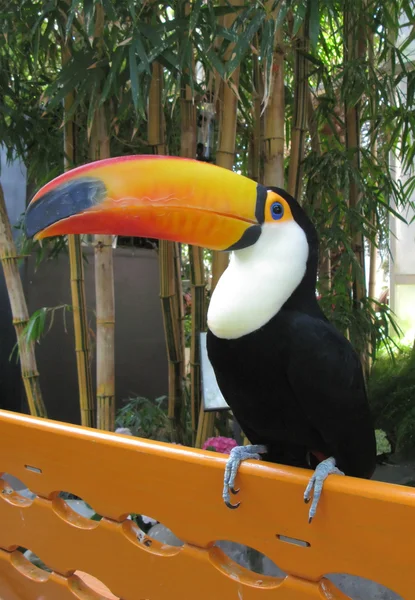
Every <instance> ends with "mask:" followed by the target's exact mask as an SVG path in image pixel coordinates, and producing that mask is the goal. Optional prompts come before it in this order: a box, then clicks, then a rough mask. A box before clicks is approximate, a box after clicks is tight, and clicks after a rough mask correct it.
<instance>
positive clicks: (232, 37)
mask: <svg viewBox="0 0 415 600" xmlns="http://www.w3.org/2000/svg"><path fill="white" fill-rule="evenodd" d="M216 37H218V38H223V39H224V40H227V41H228V42H233V43H235V44H236V42H237V41H238V39H239V35H238V32H237V31H232V29H227V28H226V27H223V26H222V25H217V26H216Z"/></svg>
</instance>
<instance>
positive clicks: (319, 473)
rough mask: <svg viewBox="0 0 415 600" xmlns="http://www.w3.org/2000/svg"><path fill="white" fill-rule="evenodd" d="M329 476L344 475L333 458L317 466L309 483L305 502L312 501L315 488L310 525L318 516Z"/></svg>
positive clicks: (309, 517)
mask: <svg viewBox="0 0 415 600" xmlns="http://www.w3.org/2000/svg"><path fill="white" fill-rule="evenodd" d="M329 475H344V473H343V471H340V470H339V469H338V468H337V467H336V461H335V459H334V458H333V457H332V456H331V457H330V458H326V460H323V461H322V462H321V463H320V464H319V465H317V468H316V470H315V471H314V474H313V476H312V478H311V479H310V481H309V482H308V485H307V488H306V490H305V492H304V502H305V503H306V504H308V503H309V502H310V500H311V491H312V490H313V488H314V494H313V502H312V503H311V507H310V511H309V513H308V522H309V523H311V521H312V520H313V519H314V517H315V515H316V511H317V506H318V503H319V500H320V496H321V492H322V491H323V484H324V482H325V481H326V479H327V477H328V476H329Z"/></svg>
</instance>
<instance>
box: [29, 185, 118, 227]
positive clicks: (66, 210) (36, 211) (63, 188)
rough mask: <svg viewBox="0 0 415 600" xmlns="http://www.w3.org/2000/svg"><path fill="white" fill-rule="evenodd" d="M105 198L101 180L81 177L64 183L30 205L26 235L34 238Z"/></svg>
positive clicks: (105, 194) (104, 188)
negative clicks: (58, 222)
mask: <svg viewBox="0 0 415 600" xmlns="http://www.w3.org/2000/svg"><path fill="white" fill-rule="evenodd" d="M106 196H107V190H106V187H105V184H104V183H103V181H101V180H100V179H96V178H93V177H83V178H80V179H75V180H73V181H66V182H64V183H62V184H61V185H58V186H57V187H56V188H53V189H51V190H50V191H49V192H46V194H44V195H43V196H41V197H40V198H39V199H38V200H36V201H35V202H33V204H29V206H28V208H27V211H26V216H25V227H26V235H27V236H28V237H33V236H34V235H36V234H37V233H39V232H40V231H42V230H43V229H46V227H49V226H50V225H53V224H54V223H56V222H57V221H61V220H62V219H66V218H68V217H71V216H73V215H76V214H78V213H80V212H82V211H83V210H86V209H88V208H91V207H92V206H95V205H97V204H99V203H100V202H102V200H104V198H106Z"/></svg>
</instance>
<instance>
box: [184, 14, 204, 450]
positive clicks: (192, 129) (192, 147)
mask: <svg viewBox="0 0 415 600" xmlns="http://www.w3.org/2000/svg"><path fill="white" fill-rule="evenodd" d="M189 8H190V7H189V3H186V6H185V10H186V13H188V11H189ZM193 75H194V74H193V73H192V74H191V76H192V77H193ZM180 113H181V140H180V156H183V157H186V158H194V157H195V155H196V106H195V102H194V98H193V95H192V90H191V88H190V86H188V85H186V86H184V87H183V89H182V90H181V97H180ZM189 261H190V283H191V298H192V304H191V320H192V334H191V341H190V408H191V418H192V443H193V445H194V444H195V443H196V436H197V425H198V417H199V413H200V407H201V397H202V389H201V369H200V341H199V338H200V333H201V332H202V331H203V330H204V328H205V271H204V265H203V249H202V248H199V247H197V246H189ZM182 347H183V348H184V344H183V346H182Z"/></svg>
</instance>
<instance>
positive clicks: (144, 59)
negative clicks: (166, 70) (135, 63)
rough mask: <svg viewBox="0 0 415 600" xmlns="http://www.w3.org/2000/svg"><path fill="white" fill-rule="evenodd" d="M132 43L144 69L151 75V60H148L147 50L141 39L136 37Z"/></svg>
mask: <svg viewBox="0 0 415 600" xmlns="http://www.w3.org/2000/svg"><path fill="white" fill-rule="evenodd" d="M132 43H133V45H134V48H135V51H136V52H137V54H138V56H139V58H140V60H141V63H142V65H143V67H144V69H145V70H146V71H147V73H148V74H149V75H151V67H150V63H149V60H148V56H147V53H146V50H145V48H144V44H143V42H142V41H141V38H140V37H138V36H137V37H134V38H133V42H132Z"/></svg>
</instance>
